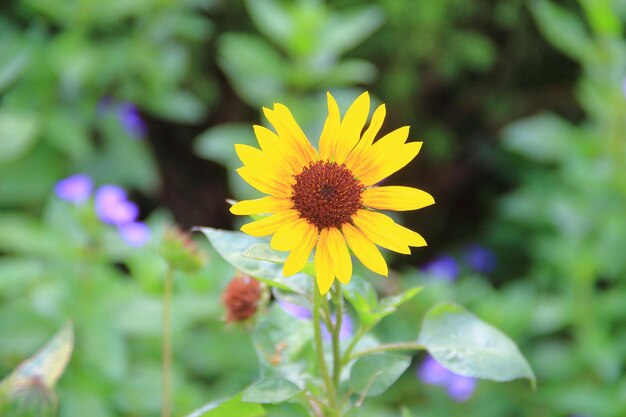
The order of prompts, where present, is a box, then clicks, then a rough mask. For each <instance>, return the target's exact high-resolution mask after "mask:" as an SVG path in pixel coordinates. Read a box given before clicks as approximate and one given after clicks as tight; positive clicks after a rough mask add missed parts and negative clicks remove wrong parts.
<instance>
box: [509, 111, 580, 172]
mask: <svg viewBox="0 0 626 417" xmlns="http://www.w3.org/2000/svg"><path fill="white" fill-rule="evenodd" d="M576 135H577V133H576V131H575V129H574V127H572V126H571V125H570V124H569V122H567V121H566V120H564V119H562V118H560V117H558V116H556V115H554V114H549V113H546V114H538V115H536V116H531V117H528V118H526V119H522V120H520V121H517V122H515V123H513V124H511V125H509V126H507V128H506V129H505V131H504V143H505V145H506V147H507V148H509V149H511V150H513V151H515V152H518V153H520V154H522V155H524V156H525V157H527V158H530V159H533V160H535V161H539V162H556V161H559V160H562V159H564V158H565V156H566V155H568V154H569V153H568V150H569V148H571V147H572V141H573V140H575V138H576Z"/></svg>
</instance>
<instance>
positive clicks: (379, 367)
mask: <svg viewBox="0 0 626 417" xmlns="http://www.w3.org/2000/svg"><path fill="white" fill-rule="evenodd" d="M410 364H411V357H410V356H405V355H398V354H395V353H375V354H372V355H368V356H365V357H363V358H360V359H358V360H357V361H356V362H355V363H354V365H353V366H352V369H351V370H350V380H349V382H348V384H349V385H350V388H351V389H352V390H354V391H355V392H357V393H359V394H361V395H365V396H367V397H373V396H376V395H380V394H382V393H383V392H385V391H387V389H389V387H391V386H392V385H393V384H394V383H395V382H396V381H397V380H398V378H400V376H401V375H402V374H403V373H404V371H405V370H406V368H408V367H409V365H410Z"/></svg>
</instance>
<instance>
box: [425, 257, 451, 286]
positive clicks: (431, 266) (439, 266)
mask: <svg viewBox="0 0 626 417" xmlns="http://www.w3.org/2000/svg"><path fill="white" fill-rule="evenodd" d="M423 270H424V272H426V273H427V274H429V275H431V276H432V277H434V278H436V279H437V280H439V281H445V282H452V281H454V280H456V279H457V278H458V277H459V265H458V264H457V263H456V261H455V260H454V258H453V257H451V256H449V255H443V256H440V257H439V258H437V259H435V260H434V261H432V262H430V263H428V264H427V265H426V266H424V268H423Z"/></svg>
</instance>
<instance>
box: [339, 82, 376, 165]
mask: <svg viewBox="0 0 626 417" xmlns="http://www.w3.org/2000/svg"><path fill="white" fill-rule="evenodd" d="M369 112H370V96H369V94H368V93H367V91H366V92H365V93H363V94H361V95H360V96H359V97H357V99H356V100H354V103H352V105H351V106H350V108H349V109H348V111H347V112H346V115H345V116H344V117H343V120H342V121H341V126H340V127H339V136H338V138H337V142H336V145H335V152H334V155H333V160H334V161H335V162H337V163H338V164H340V165H341V164H343V163H344V162H345V160H346V157H347V156H348V154H349V153H350V151H352V149H353V148H354V147H355V146H356V144H357V142H358V141H359V139H360V138H361V132H362V131H363V126H365V122H366V121H367V117H368V116H369Z"/></svg>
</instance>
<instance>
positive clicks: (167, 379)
mask: <svg viewBox="0 0 626 417" xmlns="http://www.w3.org/2000/svg"><path fill="white" fill-rule="evenodd" d="M173 283H174V269H173V268H172V266H171V265H169V266H168V268H167V272H166V274H165V282H164V285H163V319H162V320H163V347H162V350H163V387H162V388H163V392H162V403H161V404H162V405H161V416H162V417H170V415H171V412H172V398H171V396H172V387H171V384H172V325H171V310H172V287H173Z"/></svg>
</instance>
